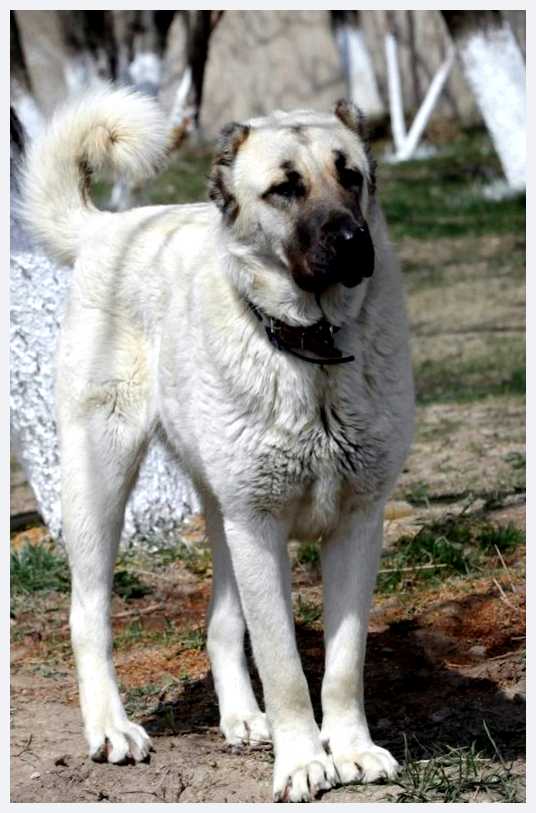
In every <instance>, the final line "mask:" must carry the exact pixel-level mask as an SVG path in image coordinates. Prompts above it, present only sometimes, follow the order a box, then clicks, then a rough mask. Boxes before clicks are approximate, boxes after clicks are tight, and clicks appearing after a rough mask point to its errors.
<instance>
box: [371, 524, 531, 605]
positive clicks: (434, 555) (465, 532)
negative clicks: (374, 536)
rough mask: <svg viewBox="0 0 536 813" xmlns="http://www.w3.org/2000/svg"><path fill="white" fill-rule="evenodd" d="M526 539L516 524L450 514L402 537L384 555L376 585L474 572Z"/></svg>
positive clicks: (399, 586) (398, 586)
mask: <svg viewBox="0 0 536 813" xmlns="http://www.w3.org/2000/svg"><path fill="white" fill-rule="evenodd" d="M524 543H525V534H524V533H523V531H521V530H519V529H518V528H516V527H515V526H514V525H511V524H509V525H494V524H492V523H490V522H487V521H486V520H480V519H474V518H471V517H463V516H461V517H448V516H447V517H445V518H444V519H442V520H440V521H436V522H432V523H430V524H429V525H425V526H424V527H423V528H421V530H420V531H419V533H418V534H416V536H413V537H411V536H402V537H401V538H400V539H398V541H397V542H396V545H395V546H394V547H393V549H392V550H390V551H389V552H388V553H387V554H386V555H385V556H384V557H383V558H382V563H381V567H380V573H379V574H378V581H377V585H376V589H377V591H378V592H379V593H392V592H398V591H400V590H403V589H411V588H414V587H417V586H419V585H423V584H424V585H426V584H435V583H439V582H441V581H443V580H444V579H445V578H448V577H449V576H455V575H458V576H469V575H474V574H476V573H478V572H480V571H481V570H482V569H483V568H484V567H485V566H486V565H488V566H489V564H490V558H493V557H496V555H497V554H496V549H498V550H499V551H500V552H501V553H509V552H511V551H513V550H514V549H515V548H517V547H518V546H520V545H523V544H524ZM382 571H383V572H382Z"/></svg>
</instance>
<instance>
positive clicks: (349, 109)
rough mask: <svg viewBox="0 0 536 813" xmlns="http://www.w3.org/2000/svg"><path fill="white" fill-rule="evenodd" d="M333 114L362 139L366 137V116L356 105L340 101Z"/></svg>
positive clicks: (344, 100) (343, 100)
mask: <svg viewBox="0 0 536 813" xmlns="http://www.w3.org/2000/svg"><path fill="white" fill-rule="evenodd" d="M333 112H334V113H335V115H336V116H337V118H338V119H339V121H342V123H343V124H344V125H345V127H348V129H349V130H352V131H353V132H354V133H356V135H358V136H359V137H360V138H364V137H365V116H364V115H363V112H362V110H360V109H359V107H358V106H357V105H356V104H354V103H353V102H348V101H346V99H339V101H338V102H337V104H336V105H335V110H334V111H333Z"/></svg>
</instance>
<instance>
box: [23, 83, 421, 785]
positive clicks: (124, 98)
mask: <svg viewBox="0 0 536 813" xmlns="http://www.w3.org/2000/svg"><path fill="white" fill-rule="evenodd" d="M121 116H123V117H124V121H123V119H122V118H121ZM144 116H146V119H144ZM280 116H281V114H279V118H278V117H272V118H268V119H265V120H260V121H257V122H256V123H255V127H253V129H252V131H251V133H250V135H249V136H248V138H247V140H246V142H245V143H244V144H243V145H242V146H241V148H240V150H239V152H238V157H237V159H236V161H235V163H234V166H233V167H232V168H231V169H230V174H229V178H228V181H229V183H230V184H231V185H232V189H233V192H234V193H235V194H236V196H237V199H238V200H239V202H240V214H239V216H238V218H237V220H236V223H235V224H234V225H233V227H232V228H229V227H228V226H226V225H225V224H224V223H223V221H222V217H221V215H220V213H219V211H218V210H217V209H216V207H215V206H213V205H212V204H197V205H189V206H169V207H164V206H161V207H148V208H144V209H135V210H131V211H129V212H124V213H120V214H111V213H97V212H96V210H95V209H93V207H92V206H91V205H90V204H89V203H85V202H84V199H83V197H81V196H80V194H79V192H78V190H79V188H80V179H79V178H78V177H77V174H76V160H75V153H76V150H77V149H78V148H79V146H80V144H84V145H88V143H89V144H90V146H91V149H88V151H87V153H88V155H90V156H91V160H93V161H94V162H95V164H97V165H100V164H102V163H103V161H104V158H105V155H104V154H102V153H100V152H98V150H97V147H99V149H102V150H104V151H105V150H106V149H109V146H110V142H109V140H106V139H105V138H99V140H98V141H97V140H96V139H95V138H93V137H91V138H90V136H89V133H90V132H94V129H95V126H96V125H97V124H98V125H99V127H100V128H101V129H103V130H104V132H109V129H110V127H111V126H112V123H113V127H114V128H116V131H117V132H118V133H119V134H122V133H124V134H125V139H126V144H125V145H123V144H122V142H121V137H120V139H119V141H118V142H117V143H116V144H115V145H114V147H113V149H114V150H115V151H116V153H117V154H121V155H122V156H123V159H122V160H121V161H118V160H116V161H115V163H116V164H119V165H121V166H124V167H128V168H130V169H131V170H136V169H144V168H147V165H148V164H150V163H152V161H153V159H154V157H155V155H158V154H159V150H160V146H159V145H160V141H159V140H158V139H156V138H154V127H155V118H156V116H155V114H154V108H153V107H152V105H151V104H149V103H148V102H147V103H146V102H143V103H141V101H140V99H139V97H137V96H133V95H130V94H126V93H125V92H123V91H121V92H119V94H118V95H117V94H115V93H114V94H109V95H108V94H102V95H100V96H99V97H95V96H93V97H92V98H91V100H90V102H86V101H84V100H82V101H81V102H80V104H79V106H78V107H77V108H76V110H75V111H74V113H73V112H72V111H71V112H67V113H65V114H64V118H63V119H60V120H58V121H57V122H56V123H55V124H54V125H53V127H52V129H51V131H50V132H49V133H48V134H47V135H46V136H45V137H44V139H43V140H41V141H40V142H38V144H37V145H36V147H35V148H34V151H33V152H32V154H31V156H30V161H29V165H28V170H27V175H26V190H27V198H26V200H27V203H26V216H27V219H28V220H29V221H31V222H32V223H33V226H34V230H35V231H36V233H37V234H38V235H40V236H42V237H44V238H45V239H46V240H47V244H48V245H50V246H52V247H53V248H54V250H55V251H56V253H58V254H59V255H60V256H72V255H73V254H76V264H75V271H74V280H73V286H72V291H71V297H70V302H69V305H68V308H67V313H66V319H65V324H64V327H63V334H62V339H61V343H60V348H59V374H58V380H57V411H58V426H59V432H60V444H61V456H62V471H63V521H64V532H65V539H66V543H67V547H68V551H69V558H70V563H71V568H72V585H73V595H72V610H71V628H72V640H73V647H74V651H75V656H76V661H77V666H78V674H79V681H80V692H81V704H82V712H83V716H84V722H85V727H86V734H87V737H88V741H89V745H90V751H91V753H92V754H95V753H98V754H102V749H103V747H104V743H105V739H106V738H108V740H109V741H110V742H111V745H112V749H111V751H110V753H109V755H108V758H109V759H110V760H111V761H119V760H121V759H122V758H124V756H125V755H126V754H127V753H130V754H131V756H133V757H134V759H140V758H143V757H144V756H145V755H146V753H147V751H148V748H149V741H148V739H147V737H146V735H145V736H144V734H143V733H142V730H141V729H140V728H139V727H135V726H133V725H132V724H131V723H129V722H128V720H127V719H126V717H125V714H124V711H123V708H122V705H121V702H120V699H119V695H118V691H117V685H116V680H115V676H114V669H113V664H112V639H111V631H110V624H109V612H110V588H111V580H112V570H113V563H114V558H115V553H116V550H117V544H118V539H119V533H120V529H121V523H122V519H123V510H124V505H125V501H126V498H127V495H128V491H129V488H130V485H131V484H132V481H133V479H134V478H135V475H136V471H137V467H138V465H139V463H140V460H141V459H142V456H143V452H144V448H145V445H146V443H147V438H148V437H149V436H150V435H151V433H152V432H154V431H155V429H156V427H157V426H158V425H159V424H160V425H161V426H163V428H164V430H165V431H166V433H167V436H168V438H169V440H170V442H171V443H172V444H173V446H174V448H175V449H176V450H177V452H178V454H179V455H180V457H181V460H182V464H183V466H184V467H185V468H186V469H187V470H188V472H189V473H190V474H191V476H192V478H193V481H194V482H195V484H196V486H197V488H198V490H199V493H200V496H201V498H202V499H203V501H204V506H205V513H206V516H207V523H208V531H209V535H210V540H211V545H212V547H213V551H214V591H213V598H212V602H211V607H210V614H209V627H208V651H209V655H210V658H211V662H212V669H213V674H214V681H215V686H216V691H217V694H218V699H219V704H220V713H221V729H222V731H223V733H224V734H225V736H226V737H227V739H228V741H229V742H231V743H233V744H237V743H239V742H257V741H262V740H266V739H267V738H268V737H269V736H271V738H272V740H273V743H274V748H275V765H274V798H276V799H282V800H284V799H288V800H290V801H308V800H310V799H311V798H313V797H314V796H315V795H316V794H317V792H318V791H320V790H322V789H326V788H329V787H332V786H333V785H334V784H336V783H337V782H339V781H340V782H352V781H356V780H358V779H360V780H361V781H374V780H375V779H377V778H378V777H379V776H382V775H385V776H388V777H392V776H393V775H394V773H395V772H396V762H395V761H394V759H393V758H392V757H391V755H390V754H389V753H388V752H387V751H385V750H384V749H381V748H378V747H377V746H375V745H374V744H373V742H372V740H371V738H370V735H369V732H368V728H367V723H366V718H365V712H364V707H363V661H364V653H365V640H366V630H367V618H368V610H369V605H370V599H371V594H372V589H373V584H374V579H375V575H376V571H377V562H378V557H379V552H380V547H381V538H382V514H383V506H384V503H385V500H386V498H387V495H388V493H389V491H390V489H391V488H392V485H393V483H394V481H395V478H396V476H397V474H398V471H399V470H400V467H401V465H402V462H403V460H404V458H405V455H406V452H407V449H408V446H409V443H410V439H411V434H412V423H413V388H412V379H411V370H410V361H409V350H408V334H407V325H406V317H405V312H404V303H403V296H402V289H401V280H400V273H399V270H398V267H397V264H396V262H395V259H394V257H393V254H392V252H391V249H390V247H389V245H388V242H387V237H386V229H385V224H384V221H383V218H382V215H381V212H380V211H379V209H378V207H377V205H376V204H375V203H374V202H373V201H369V200H368V198H367V195H366V193H365V192H364V195H363V200H362V205H363V207H364V211H366V216H367V220H368V223H369V228H370V231H371V234H372V238H373V242H374V245H375V249H376V269H375V272H374V275H373V276H372V278H371V279H369V280H365V281H363V282H362V283H361V284H360V285H359V286H358V287H357V288H354V289H351V290H348V289H344V290H343V289H342V287H341V286H334V289H337V290H333V291H331V292H329V291H328V292H327V293H326V294H325V295H324V296H323V297H322V302H323V305H324V307H325V308H327V309H329V311H330V314H332V315H333V318H334V321H336V322H337V323H339V324H341V323H343V327H342V329H341V331H340V333H339V334H338V337H339V338H338V342H339V344H340V346H341V347H343V348H344V350H345V351H347V352H352V353H353V354H354V355H355V357H356V359H355V361H354V362H353V363H351V364H345V365H341V366H336V367H331V368H322V367H317V366H314V365H310V364H306V363H304V362H303V361H301V360H299V359H296V358H294V357H292V356H290V355H288V354H285V353H281V352H279V351H277V350H276V349H275V348H273V347H272V345H270V344H269V342H268V341H267V338H266V336H265V334H264V331H263V328H262V326H261V325H260V324H259V323H258V322H257V320H256V319H255V317H254V316H253V314H252V313H251V312H250V310H249V309H248V307H247V305H246V304H245V303H244V301H243V299H242V297H241V295H240V292H241V291H242V292H246V293H247V295H248V296H249V297H250V298H251V300H252V301H254V302H256V303H257V304H259V303H260V302H262V306H263V307H265V308H266V309H267V312H268V313H271V314H272V315H273V316H276V317H278V318H281V319H283V318H284V319H286V320H287V321H289V322H293V323H294V324H300V323H301V324H307V323H310V322H314V321H316V320H317V319H318V318H319V311H318V306H317V305H316V303H315V301H314V297H313V296H312V294H306V293H305V292H303V291H301V289H299V288H298V287H297V286H296V284H295V283H294V282H293V280H292V279H291V275H290V274H289V272H288V268H287V267H286V265H285V257H284V254H283V252H282V251H281V250H280V243H281V241H282V240H284V238H285V234H286V229H288V228H289V218H288V216H287V215H285V214H284V213H283V212H281V213H279V214H277V213H275V212H270V211H269V209H268V208H265V204H264V203H262V202H261V201H260V200H259V196H258V192H259V190H261V191H262V183H263V181H267V182H268V181H269V179H270V177H273V174H274V173H277V166H278V164H279V162H280V160H281V157H282V156H283V155H286V154H288V152H289V151H290V152H292V153H293V155H292V158H293V160H295V161H298V162H299V161H301V162H302V163H303V172H306V173H309V176H310V177H311V178H312V179H313V181H315V182H316V181H318V190H317V192H313V193H312V194H319V195H325V196H327V197H328V198H329V196H336V195H337V194H338V191H337V184H336V182H335V180H334V179H333V178H331V177H330V176H329V172H328V170H327V169H326V167H327V165H328V164H327V163H326V161H327V158H326V156H328V157H329V156H331V154H332V150H333V149H334V148H341V149H343V148H344V149H345V150H346V151H347V152H348V153H349V155H350V158H351V160H352V161H354V162H356V163H357V164H358V165H360V166H361V167H362V169H363V172H364V173H365V174H366V172H367V171H368V170H367V165H366V156H365V153H364V151H363V147H362V145H361V143H360V141H359V139H358V138H357V136H356V135H355V134H354V133H351V132H350V131H349V130H347V129H346V128H345V127H344V126H343V125H342V124H341V122H339V121H338V120H337V119H336V118H335V117H334V116H324V117H317V118H315V116H314V114H309V113H303V112H302V113H296V114H292V115H288V116H287V119H288V121H290V122H292V121H293V120H294V121H297V122H301V123H303V122H304V120H305V119H306V124H307V126H309V125H310V127H311V131H310V132H311V134H312V136H313V137H312V139H311V143H310V145H309V146H308V147H307V148H305V147H304V148H303V150H301V149H300V148H297V147H296V144H295V140H294V138H293V137H290V138H288V137H287V136H288V133H287V131H286V130H285V127H284V126H283V124H284V123H283V124H282V123H281V121H282V120H281V118H280ZM92 117H93V118H92ZM285 121H286V120H285ZM278 122H279V123H278ZM280 125H281V126H280ZM255 128H257V129H255ZM146 139H149V147H150V149H149V153H143V154H142V156H141V157H140V158H138V157H137V156H138V155H139V153H138V152H137V150H138V149H139V148H140V147H141V145H145V142H146ZM151 139H152V140H151ZM322 145H323V146H322ZM123 146H124V147H125V149H124V150H123ZM143 149H145V147H143ZM148 154H150V157H148ZM329 160H330V161H331V158H330V159H329ZM328 163H329V161H328ZM300 166H301V164H300ZM315 179H316V180H315ZM35 190H38V192H36V191H35ZM290 219H291V218H290ZM262 229H264V230H265V233H267V234H269V235H270V236H271V238H272V239H271V247H270V246H269V245H268V242H266V241H264V242H263V239H262V238H261V237H259V234H261V233H262ZM254 235H257V237H255V236H254ZM357 261H358V258H357V259H356V262H357ZM322 409H323V410H324V418H325V419H326V420H327V421H328V424H329V426H328V428H327V429H326V426H325V425H324V424H323V422H322V416H321V410H322ZM335 413H336V415H337V416H338V421H337V420H336V419H335ZM326 416H327V418H326ZM341 425H342V427H343V428H342V429H341V428H340V427H341ZM341 433H342V434H341ZM341 438H342V442H343V443H344V444H346V446H345V449H346V452H345V453H343V452H342V451H341ZM290 534H292V535H294V536H296V535H300V536H307V538H309V539H313V538H316V537H318V536H319V535H322V537H323V553H322V564H323V570H324V580H325V618H326V674H325V678H324V683H323V689H322V703H323V713H324V719H323V723H322V729H321V731H320V730H319V728H318V726H317V723H316V721H315V719H314V716H313V711H312V707H311V701H310V698H309V692H308V689H307V684H306V680H305V677H304V674H303V671H302V668H301V664H300V659H299V656H298V651H297V648H296V642H295V637H294V627H293V619H292V609H291V594H290V567H289V561H288V555H287V551H286V543H287V540H288V537H289V535H290ZM246 625H247V627H248V630H249V633H250V636H251V641H252V646H253V652H254V656H255V660H256V663H257V666H258V669H259V673H260V676H261V679H262V683H263V689H264V698H265V704H266V717H265V716H264V714H263V713H262V712H261V711H260V709H259V707H258V705H257V702H256V700H255V698H254V696H253V692H252V689H251V684H250V679H249V675H248V673H247V668H246V661H245V657H244V652H243V636H244V630H245V626H246ZM325 743H329V749H330V751H329V752H327V751H326V749H325V747H324V746H325Z"/></svg>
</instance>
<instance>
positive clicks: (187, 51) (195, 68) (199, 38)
mask: <svg viewBox="0 0 536 813" xmlns="http://www.w3.org/2000/svg"><path fill="white" fill-rule="evenodd" d="M179 14H180V15H181V19H182V22H183V28H184V68H183V71H182V77H181V80H180V81H179V84H178V86H177V91H176V94H175V101H174V103H173V108H172V111H171V126H172V128H173V130H174V131H175V133H176V136H177V139H176V140H177V143H180V141H181V139H182V138H183V137H184V135H185V133H186V132H187V131H188V130H195V131H198V132H199V129H200V114H201V105H202V103H203V88H204V81H205V68H206V65H207V60H208V53H209V48H210V39H211V37H212V34H213V33H214V31H215V29H216V26H217V25H218V23H219V22H220V20H221V18H222V16H223V11H180V12H179Z"/></svg>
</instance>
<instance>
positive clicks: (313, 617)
mask: <svg viewBox="0 0 536 813" xmlns="http://www.w3.org/2000/svg"><path fill="white" fill-rule="evenodd" d="M294 609H295V616H296V620H297V621H299V622H300V623H302V624H305V625H306V626H308V625H309V624H314V623H315V621H318V620H319V619H320V618H321V616H322V607H321V606H320V605H318V604H315V603H313V602H312V601H307V600H306V599H303V598H302V597H301V596H298V598H297V601H296V606H295V608H294Z"/></svg>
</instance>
